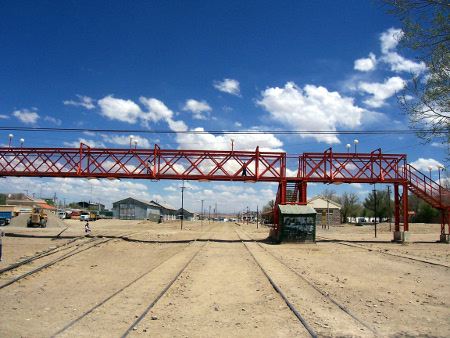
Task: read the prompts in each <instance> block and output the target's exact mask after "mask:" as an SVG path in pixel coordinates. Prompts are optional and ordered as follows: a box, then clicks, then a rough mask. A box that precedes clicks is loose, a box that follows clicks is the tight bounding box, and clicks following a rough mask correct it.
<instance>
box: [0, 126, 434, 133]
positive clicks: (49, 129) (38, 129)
mask: <svg viewBox="0 0 450 338" xmlns="http://www.w3.org/2000/svg"><path fill="white" fill-rule="evenodd" d="M0 130H8V131H35V132H77V133H78V132H102V133H134V134H137V133H139V134H142V133H149V134H197V135H202V134H213V135H239V134H243V135H258V134H261V135H264V134H274V135H295V134H296V135H311V134H318V135H378V134H382V135H387V134H415V133H417V132H421V133H426V134H431V133H434V132H435V131H433V130H432V129H429V130H423V129H421V130H418V129H396V130H390V129H384V130H339V131H338V130H181V131H176V130H142V129H92V128H56V127H0Z"/></svg>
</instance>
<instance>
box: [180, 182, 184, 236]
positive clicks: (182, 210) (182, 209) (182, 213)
mask: <svg viewBox="0 0 450 338" xmlns="http://www.w3.org/2000/svg"><path fill="white" fill-rule="evenodd" d="M184 188H185V186H184V181H183V185H182V186H181V230H183V218H184Z"/></svg>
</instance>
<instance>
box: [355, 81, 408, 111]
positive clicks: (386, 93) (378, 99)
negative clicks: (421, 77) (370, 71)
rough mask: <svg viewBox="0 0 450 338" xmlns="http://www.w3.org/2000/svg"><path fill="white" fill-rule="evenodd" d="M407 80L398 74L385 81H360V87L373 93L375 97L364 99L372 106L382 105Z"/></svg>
mask: <svg viewBox="0 0 450 338" xmlns="http://www.w3.org/2000/svg"><path fill="white" fill-rule="evenodd" d="M404 85H405V81H404V80H403V79H402V78H401V77H398V76H395V77H391V78H389V79H388V80H386V81H385V82H384V83H368V82H360V83H359V85H358V89H360V90H363V91H364V92H366V93H369V94H373V97H371V98H370V99H367V100H365V101H364V103H365V104H367V105H368V106H370V107H381V106H383V105H384V101H385V100H386V99H388V98H390V97H391V96H392V95H394V94H395V93H396V92H397V91H399V90H401V89H403V87H404Z"/></svg>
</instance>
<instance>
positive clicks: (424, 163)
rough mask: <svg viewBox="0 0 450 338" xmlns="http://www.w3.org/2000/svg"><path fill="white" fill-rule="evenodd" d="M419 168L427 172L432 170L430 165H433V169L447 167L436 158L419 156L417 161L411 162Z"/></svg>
mask: <svg viewBox="0 0 450 338" xmlns="http://www.w3.org/2000/svg"><path fill="white" fill-rule="evenodd" d="M410 164H411V165H412V166H413V167H414V168H416V169H417V170H422V171H424V172H426V173H429V172H430V169H429V167H431V168H432V169H431V171H437V170H438V167H445V166H444V165H443V164H442V163H440V162H438V161H436V160H435V159H432V158H429V159H426V158H422V157H421V158H419V159H418V160H417V161H414V162H411V163H410Z"/></svg>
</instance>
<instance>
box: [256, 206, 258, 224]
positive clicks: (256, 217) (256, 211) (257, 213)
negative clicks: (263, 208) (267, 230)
mask: <svg viewBox="0 0 450 338" xmlns="http://www.w3.org/2000/svg"><path fill="white" fill-rule="evenodd" d="M258 222H259V210H258V206H256V229H258Z"/></svg>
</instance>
